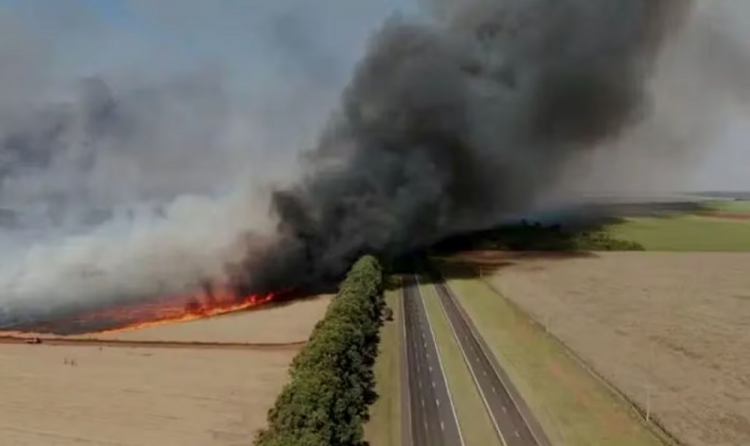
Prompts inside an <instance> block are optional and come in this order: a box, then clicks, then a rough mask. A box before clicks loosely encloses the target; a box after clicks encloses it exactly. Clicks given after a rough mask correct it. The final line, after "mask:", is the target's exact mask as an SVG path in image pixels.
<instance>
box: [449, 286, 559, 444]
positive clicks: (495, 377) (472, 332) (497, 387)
mask: <svg viewBox="0 0 750 446" xmlns="http://www.w3.org/2000/svg"><path fill="white" fill-rule="evenodd" d="M435 288H436V290H437V293H438V296H439V297H440V302H441V304H442V306H443V309H444V310H445V313H446V315H447V316H448V320H449V321H450V324H451V326H452V328H453V332H454V334H455V337H456V340H457V341H458V343H459V346H460V348H461V350H462V353H463V355H464V359H465V361H466V364H467V366H468V367H469V370H470V371H471V373H472V376H473V378H474V382H475V384H476V385H477V388H478V389H479V392H480V394H481V396H482V400H483V402H484V405H485V407H486V409H487V411H488V413H489V414H490V418H491V419H492V422H493V424H494V427H495V432H496V433H497V435H498V437H499V438H500V440H501V443H502V444H504V445H506V446H548V445H549V441H548V440H547V438H546V437H545V436H544V433H543V432H542V430H541V428H540V427H539V425H538V423H537V422H536V420H535V419H534V418H533V415H532V414H531V411H530V410H529V409H528V408H527V407H526V406H525V404H524V403H523V401H522V400H521V399H520V397H519V396H518V394H517V393H516V392H515V390H514V389H511V388H510V386H511V384H510V381H509V380H508V378H507V375H506V374H505V372H504V371H502V369H501V368H500V365H499V364H498V363H497V360H496V359H495V357H494V355H492V353H490V350H489V347H488V346H487V344H486V343H485V342H484V340H483V339H482V337H481V335H480V334H479V332H478V331H477V330H476V327H474V325H473V322H472V321H471V319H469V317H468V315H467V314H466V312H465V311H464V310H463V308H461V304H460V303H459V302H458V300H457V299H456V297H455V296H454V295H453V292H452V291H451V290H450V288H449V287H448V285H447V284H446V283H445V282H444V281H442V280H440V281H438V282H437V283H436V284H435Z"/></svg>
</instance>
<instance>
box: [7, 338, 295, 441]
mask: <svg viewBox="0 0 750 446" xmlns="http://www.w3.org/2000/svg"><path fill="white" fill-rule="evenodd" d="M294 354H295V352H292V351H283V352H246V351H221V350H177V349H148V348H109V347H104V348H102V349H99V348H97V347H88V346H87V347H60V346H45V345H38V346H27V345H2V346H0V364H1V365H0V395H2V398H0V444H3V445H9V446H10V445H19V446H20V445H24V446H68V445H81V444H86V445H97V446H99V445H101V446H104V445H107V446H110V445H118V446H120V445H121V446H126V445H127V446H131V445H132V446H143V445H160V446H170V445H175V446H177V445H187V444H189V445H200V446H203V445H237V444H249V443H250V441H251V440H252V438H253V435H254V432H255V430H256V429H259V428H261V427H263V426H264V425H265V417H266V411H267V410H268V409H269V408H270V407H271V405H272V404H273V401H274V399H275V398H276V394H277V393H278V392H279V390H280V389H281V386H282V385H283V384H284V382H286V380H287V374H286V369H287V366H288V365H289V362H290V361H291V360H292V357H293V356H294Z"/></svg>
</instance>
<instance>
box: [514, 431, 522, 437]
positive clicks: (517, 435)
mask: <svg viewBox="0 0 750 446" xmlns="http://www.w3.org/2000/svg"><path fill="white" fill-rule="evenodd" d="M513 433H514V434H516V438H521V436H520V435H519V434H518V431H515V432H513Z"/></svg>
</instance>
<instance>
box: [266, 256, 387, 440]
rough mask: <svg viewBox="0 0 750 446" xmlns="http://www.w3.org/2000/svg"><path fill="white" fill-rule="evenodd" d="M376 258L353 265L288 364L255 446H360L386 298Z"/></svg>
mask: <svg viewBox="0 0 750 446" xmlns="http://www.w3.org/2000/svg"><path fill="white" fill-rule="evenodd" d="M382 291H383V271H382V268H381V266H380V264H379V263H378V261H377V260H375V258H373V257H370V256H366V257H363V258H361V259H360V260H359V261H358V262H357V263H355V264H354V266H353V267H352V269H351V270H350V271H349V273H348V274H347V276H346V279H345V280H344V281H343V282H342V283H341V287H340V290H339V293H338V295H337V296H336V297H335V298H334V299H333V300H332V301H331V304H330V305H329V307H328V310H327V311H326V315H325V317H324V318H323V319H322V320H321V321H320V322H319V323H318V325H316V327H315V329H314V330H313V333H312V335H311V336H310V340H309V342H308V343H307V345H306V346H305V348H304V349H303V350H302V351H301V352H300V353H299V354H298V355H297V356H296V357H295V358H294V361H292V365H291V367H290V374H291V381H290V383H289V384H287V385H286V386H285V387H284V388H283V390H282V391H281V393H280V394H279V396H278V398H277V400H276V403H275V405H274V407H273V408H271V410H270V411H269V412H268V427H267V428H266V429H265V430H263V431H261V432H259V433H258V437H257V438H256V440H255V444H256V445H257V446H302V445H304V446H337V445H338V446H359V445H362V444H363V436H364V430H363V429H364V428H363V424H364V422H365V421H366V419H367V409H368V406H369V405H370V404H372V403H373V402H374V401H375V398H376V394H375V378H374V375H373V364H374V363H375V357H376V356H377V350H378V341H379V330H380V327H381V325H382V317H381V315H382V312H383V308H384V307H385V302H384V300H383V297H382Z"/></svg>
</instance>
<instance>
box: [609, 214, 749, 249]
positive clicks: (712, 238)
mask: <svg viewBox="0 0 750 446" xmlns="http://www.w3.org/2000/svg"><path fill="white" fill-rule="evenodd" d="M609 232H610V233H612V235H614V236H615V237H618V238H622V239H625V240H631V241H634V242H638V243H640V244H641V245H643V246H644V247H645V248H646V249H647V250H649V251H681V252H710V251H718V252H745V251H750V221H735V220H725V219H720V218H713V217H699V216H693V215H686V216H680V217H672V218H630V219H627V220H626V221H625V222H624V223H621V224H617V225H614V226H611V227H610V228H609Z"/></svg>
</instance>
